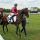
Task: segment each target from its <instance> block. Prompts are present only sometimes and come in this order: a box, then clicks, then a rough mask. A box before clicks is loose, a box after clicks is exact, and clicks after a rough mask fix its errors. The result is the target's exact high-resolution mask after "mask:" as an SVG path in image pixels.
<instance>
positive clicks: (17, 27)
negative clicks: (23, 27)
mask: <svg viewBox="0 0 40 40" xmlns="http://www.w3.org/2000/svg"><path fill="white" fill-rule="evenodd" d="M18 33H19V36H20V37H21V33H20V28H19V25H16V34H17V35H18Z"/></svg>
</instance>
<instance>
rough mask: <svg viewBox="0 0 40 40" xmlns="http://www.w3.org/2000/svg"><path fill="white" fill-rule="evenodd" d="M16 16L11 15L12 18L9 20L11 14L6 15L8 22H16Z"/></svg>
mask: <svg viewBox="0 0 40 40" xmlns="http://www.w3.org/2000/svg"><path fill="white" fill-rule="evenodd" d="M16 17H17V16H13V18H12V19H11V20H10V18H11V16H8V17H7V20H8V23H13V22H16V20H17V19H16Z"/></svg>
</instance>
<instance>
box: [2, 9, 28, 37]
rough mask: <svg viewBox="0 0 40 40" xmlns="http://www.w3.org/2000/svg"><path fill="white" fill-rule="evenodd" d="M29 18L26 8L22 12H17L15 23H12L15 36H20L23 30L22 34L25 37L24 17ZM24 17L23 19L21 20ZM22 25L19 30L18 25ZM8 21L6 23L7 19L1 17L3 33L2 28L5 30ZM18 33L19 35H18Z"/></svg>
mask: <svg viewBox="0 0 40 40" xmlns="http://www.w3.org/2000/svg"><path fill="white" fill-rule="evenodd" d="M25 16H27V17H29V14H28V9H27V8H24V9H22V10H18V16H17V20H16V22H15V23H14V22H13V23H14V24H15V25H16V34H17V35H18V34H19V36H21V34H20V33H21V32H22V31H23V30H24V33H25V35H26V29H25V25H26V17H25ZM23 17H24V18H23ZM20 23H22V27H23V28H22V30H20V28H19V24H20ZM8 24H9V23H8V21H7V17H6V16H3V17H2V25H3V32H4V26H6V28H7V25H8ZM7 31H8V28H7ZM18 32H19V33H18Z"/></svg>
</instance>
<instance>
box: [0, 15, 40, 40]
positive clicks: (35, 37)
mask: <svg viewBox="0 0 40 40" xmlns="http://www.w3.org/2000/svg"><path fill="white" fill-rule="evenodd" d="M28 21H29V23H28V24H27V25H26V30H27V37H25V36H24V33H21V35H22V37H21V39H20V38H19V37H17V36H16V34H15V31H16V27H15V25H11V24H9V25H8V30H9V31H8V32H6V34H4V33H3V31H2V26H1V25H0V34H1V35H2V36H3V38H4V39H5V40H40V15H30V16H29V18H28ZM20 27H21V25H20Z"/></svg>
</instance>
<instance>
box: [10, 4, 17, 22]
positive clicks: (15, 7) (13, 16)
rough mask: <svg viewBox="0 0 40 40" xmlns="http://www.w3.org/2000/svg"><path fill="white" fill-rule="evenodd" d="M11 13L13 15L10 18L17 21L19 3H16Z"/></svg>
mask: <svg viewBox="0 0 40 40" xmlns="http://www.w3.org/2000/svg"><path fill="white" fill-rule="evenodd" d="M10 15H11V18H10V19H12V20H14V22H15V21H16V16H17V15H18V12H17V4H14V7H12V9H11V13H10Z"/></svg>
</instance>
